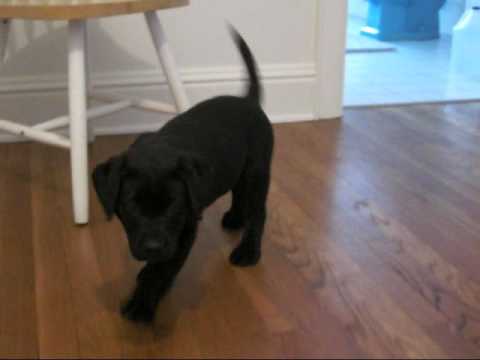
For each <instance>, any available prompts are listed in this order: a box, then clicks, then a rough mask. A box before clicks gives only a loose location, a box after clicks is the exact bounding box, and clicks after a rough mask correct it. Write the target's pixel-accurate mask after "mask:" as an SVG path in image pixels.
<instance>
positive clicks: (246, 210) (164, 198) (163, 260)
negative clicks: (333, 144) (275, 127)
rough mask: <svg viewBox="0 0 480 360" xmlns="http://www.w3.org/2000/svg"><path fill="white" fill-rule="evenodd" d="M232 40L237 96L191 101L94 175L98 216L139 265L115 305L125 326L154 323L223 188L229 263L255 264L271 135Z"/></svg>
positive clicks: (248, 57)
mask: <svg viewBox="0 0 480 360" xmlns="http://www.w3.org/2000/svg"><path fill="white" fill-rule="evenodd" d="M233 35H234V39H235V41H236V44H237V46H238V48H239V50H240V53H241V55H242V57H243V60H244V62H245V64H246V68H247V70H248V74H249V82H250V85H249V89H248V93H247V95H246V96H245V97H233V96H221V97H217V98H214V99H211V100H207V101H205V102H203V103H200V104H199V105H197V106H195V107H193V108H192V109H190V110H189V111H187V112H185V113H183V114H181V115H179V116H177V117H176V118H175V119H173V120H171V121H170V122H169V123H168V124H167V125H165V126H164V127H163V128H162V129H161V130H160V131H158V132H156V133H153V134H144V135H141V136H140V137H139V138H138V139H137V140H136V141H135V143H134V144H133V145H131V146H130V148H129V149H128V150H127V151H126V152H125V153H123V154H121V155H119V156H116V157H114V158H112V159H110V160H109V161H107V162H106V163H103V164H101V165H99V166H97V167H96V169H95V170H94V172H93V181H94V186H95V189H96V192H97V195H98V198H99V199H100V202H101V204H102V205H103V207H104V209H105V212H106V214H107V216H108V217H109V218H111V217H112V216H113V215H114V214H115V215H117V216H118V218H119V219H120V221H121V223H122V224H123V226H124V228H125V231H126V233H127V237H128V242H129V246H130V250H131V253H132V255H133V256H134V257H135V258H136V259H137V260H140V261H146V265H145V267H144V268H143V269H142V270H141V271H140V273H139V275H138V278H137V286H136V289H135V291H134V293H133V295H132V297H131V298H130V300H129V301H128V302H127V303H126V305H125V306H124V307H123V308H122V312H123V314H124V315H125V316H126V317H127V318H129V319H131V320H134V321H144V322H149V321H151V320H152V319H153V317H154V314H155V308H156V306H157V304H158V302H159V300H160V299H161V298H162V296H163V295H164V294H165V293H166V292H167V290H168V289H169V288H170V286H171V285H172V283H173V281H174V278H175V276H176V275H177V273H178V272H179V271H180V269H181V267H182V265H183V264H184V262H185V260H186V258H187V256H188V254H189V252H190V249H191V247H192V245H193V242H194V239H195V234H196V229H197V224H198V222H199V220H200V217H201V213H202V210H203V209H204V208H206V207H207V206H209V205H210V204H212V203H213V202H214V201H215V200H216V199H217V198H219V197H220V196H222V195H224V194H226V193H227V192H228V191H232V194H233V196H232V205H231V208H230V210H229V211H227V212H226V213H225V215H224V217H223V220H222V225H223V227H224V228H226V229H234V230H237V229H241V228H245V229H244V233H243V238H242V241H241V243H240V245H239V246H238V247H237V248H236V249H235V250H234V251H233V252H232V254H231V256H230V261H231V263H232V264H234V265H238V266H251V265H255V264H256V263H257V262H258V261H259V259H260V254H261V240H262V234H263V228H264V223H265V217H266V208H265V207H266V199H267V193H268V188H269V183H270V164H271V159H272V150H273V132H272V127H271V124H270V122H269V120H268V118H267V116H266V115H265V113H264V112H263V111H262V108H261V106H260V100H261V92H262V90H261V86H260V83H259V79H258V75H257V66H256V63H255V60H254V58H253V55H252V54H251V52H250V49H249V48H248V45H247V44H246V43H245V41H244V40H243V38H242V37H241V36H240V35H239V34H238V33H237V32H236V31H235V30H233Z"/></svg>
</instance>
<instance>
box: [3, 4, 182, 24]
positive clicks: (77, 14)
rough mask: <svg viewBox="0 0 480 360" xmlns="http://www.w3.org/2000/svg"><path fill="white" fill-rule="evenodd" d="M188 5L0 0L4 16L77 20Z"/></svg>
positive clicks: (8, 17)
mask: <svg viewBox="0 0 480 360" xmlns="http://www.w3.org/2000/svg"><path fill="white" fill-rule="evenodd" d="M186 5H188V0H0V18H2V19H32V20H75V19H87V18H95V17H106V16H114V15H125V14H133V13H144V12H147V11H151V10H160V9H168V8H174V7H180V6H186Z"/></svg>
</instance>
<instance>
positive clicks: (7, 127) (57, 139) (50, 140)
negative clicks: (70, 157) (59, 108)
mask: <svg viewBox="0 0 480 360" xmlns="http://www.w3.org/2000/svg"><path fill="white" fill-rule="evenodd" d="M0 130H4V131H7V132H9V133H12V134H15V135H20V136H24V137H26V138H30V139H32V140H36V141H39V142H42V143H46V144H49V145H54V146H58V147H61V148H64V149H70V145H71V143H70V140H69V139H67V138H66V137H64V136H61V135H58V134H55V133H49V132H47V131H43V130H38V129H34V128H32V127H30V126H25V125H20V124H16V123H14V122H11V121H8V120H2V119H0Z"/></svg>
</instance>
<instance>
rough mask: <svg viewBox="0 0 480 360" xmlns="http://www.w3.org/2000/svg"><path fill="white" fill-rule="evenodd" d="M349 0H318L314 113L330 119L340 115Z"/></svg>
mask: <svg viewBox="0 0 480 360" xmlns="http://www.w3.org/2000/svg"><path fill="white" fill-rule="evenodd" d="M347 18H348V0H335V1H332V0H317V16H316V50H315V66H316V79H315V86H314V92H313V99H312V101H313V104H314V110H313V111H314V114H315V117H316V118H318V119H332V118H338V117H341V116H342V114H343V92H344V72H345V54H346V37H347Z"/></svg>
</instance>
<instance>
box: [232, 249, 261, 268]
mask: <svg viewBox="0 0 480 360" xmlns="http://www.w3.org/2000/svg"><path fill="white" fill-rule="evenodd" d="M260 257H261V252H260V250H259V249H253V248H252V247H251V246H245V245H243V244H240V245H239V246H238V247H237V248H236V249H235V250H233V251H232V253H231V254H230V262H231V263H232V264H233V265H235V266H241V267H246V266H254V265H256V264H257V263H258V261H259V260H260Z"/></svg>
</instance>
